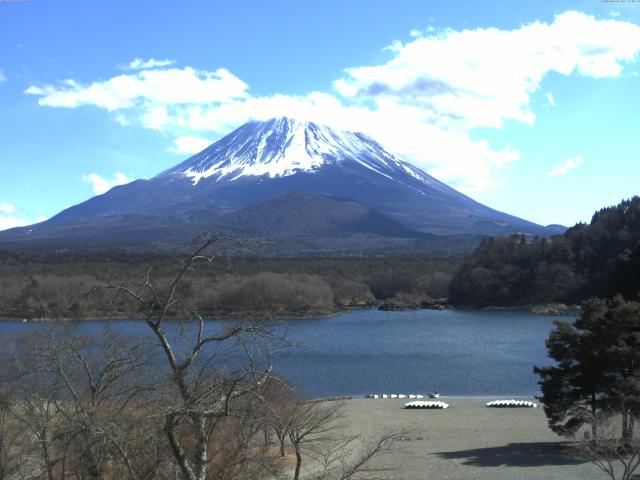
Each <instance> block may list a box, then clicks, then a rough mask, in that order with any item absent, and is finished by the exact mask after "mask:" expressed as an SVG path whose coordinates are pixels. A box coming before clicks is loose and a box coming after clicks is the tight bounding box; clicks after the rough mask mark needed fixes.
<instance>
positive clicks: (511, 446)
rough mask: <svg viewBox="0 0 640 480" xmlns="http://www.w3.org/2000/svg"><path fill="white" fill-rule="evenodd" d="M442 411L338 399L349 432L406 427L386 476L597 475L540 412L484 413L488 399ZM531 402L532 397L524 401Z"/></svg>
mask: <svg viewBox="0 0 640 480" xmlns="http://www.w3.org/2000/svg"><path fill="white" fill-rule="evenodd" d="M441 400H443V401H445V402H447V403H449V404H450V405H451V406H450V408H448V409H446V410H406V409H404V408H403V405H404V403H405V402H406V401H408V400H404V399H403V400H397V399H385V400H382V399H378V400H374V399H362V398H359V399H353V400H348V401H346V402H345V413H346V415H347V420H348V421H349V424H350V426H349V430H350V433H361V434H364V435H370V434H372V433H374V432H375V431H377V430H380V429H384V428H400V429H403V430H412V433H410V434H409V435H407V439H406V440H405V441H402V442H399V444H398V451H397V452H394V453H393V454H391V455H390V456H387V457H385V459H384V462H385V463H393V464H396V465H399V466H400V468H399V470H397V471H394V472H392V473H390V474H389V475H388V476H389V477H390V478H397V479H437V480H442V479H465V480H467V479H479V480H480V479H487V480H489V479H491V480H507V479H509V480H525V479H527V480H540V479H544V480H556V479H557V480H571V479H576V480H578V479H580V480H592V479H593V480H596V479H603V478H605V476H604V474H603V473H602V472H601V471H600V470H598V469H597V467H595V466H594V465H592V464H590V463H585V462H584V461H582V460H580V459H579V458H576V457H575V455H572V452H571V450H570V449H569V448H567V443H566V442H565V441H564V440H563V438H562V437H559V436H557V435H556V434H554V433H553V432H551V430H549V428H548V427H547V421H546V417H545V415H544V411H543V410H542V408H535V409H532V408H522V409H495V408H487V407H486V406H485V403H486V402H487V401H489V400H490V399H488V398H446V397H443V398H441ZM528 400H533V399H528Z"/></svg>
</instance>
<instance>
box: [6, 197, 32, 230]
mask: <svg viewBox="0 0 640 480" xmlns="http://www.w3.org/2000/svg"><path fill="white" fill-rule="evenodd" d="M17 213H18V208H17V207H16V206H15V205H13V204H11V203H6V202H0V230H7V229H8V228H14V227H22V226H24V225H27V224H28V223H29V222H28V221H27V220H26V219H25V218H22V217H20V216H18V215H17Z"/></svg>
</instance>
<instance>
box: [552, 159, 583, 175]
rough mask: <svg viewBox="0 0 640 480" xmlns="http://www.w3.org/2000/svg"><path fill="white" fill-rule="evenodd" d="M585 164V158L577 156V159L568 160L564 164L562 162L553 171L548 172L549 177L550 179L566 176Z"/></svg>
mask: <svg viewBox="0 0 640 480" xmlns="http://www.w3.org/2000/svg"><path fill="white" fill-rule="evenodd" d="M582 162H584V158H582V157H581V156H580V155H576V156H575V157H570V158H567V159H566V160H565V161H564V162H560V163H559V164H557V165H555V166H554V167H553V168H552V169H551V170H549V171H548V172H547V175H549V176H550V177H558V176H561V175H566V174H567V173H569V172H570V171H571V170H573V169H574V168H577V167H579V166H580V165H582Z"/></svg>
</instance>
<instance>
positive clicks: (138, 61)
mask: <svg viewBox="0 0 640 480" xmlns="http://www.w3.org/2000/svg"><path fill="white" fill-rule="evenodd" d="M174 63H176V62H175V60H169V59H167V58H165V59H163V60H156V59H155V58H150V59H149V60H144V59H142V58H134V59H133V60H131V62H129V63H128V64H126V65H121V66H120V68H121V69H122V70H145V69H147V68H158V67H168V66H169V65H173V64H174Z"/></svg>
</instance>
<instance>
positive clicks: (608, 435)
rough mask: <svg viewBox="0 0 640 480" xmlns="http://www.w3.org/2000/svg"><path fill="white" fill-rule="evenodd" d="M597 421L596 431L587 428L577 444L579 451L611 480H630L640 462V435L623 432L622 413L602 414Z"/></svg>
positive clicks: (594, 421) (595, 421) (595, 420)
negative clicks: (592, 432)
mask: <svg viewBox="0 0 640 480" xmlns="http://www.w3.org/2000/svg"><path fill="white" fill-rule="evenodd" d="M593 423H595V424H596V425H597V429H596V434H595V436H593V435H589V434H588V432H585V436H584V438H583V439H582V440H581V441H579V442H577V444H576V448H577V450H578V453H579V454H580V455H581V456H582V457H584V458H586V459H587V460H588V461H590V462H591V463H593V464H594V465H595V466H597V467H598V468H599V469H600V470H602V471H603V472H604V473H606V474H607V475H608V476H609V478H611V480H630V479H631V478H632V476H633V474H634V472H635V471H636V470H637V469H638V467H639V466H640V437H639V436H638V435H637V434H635V435H634V436H633V437H629V435H628V433H627V434H626V435H623V434H624V433H626V432H623V428H622V426H621V422H620V415H615V414H600V415H598V416H597V418H595V419H594V420H593ZM625 437H626V438H625Z"/></svg>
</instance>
